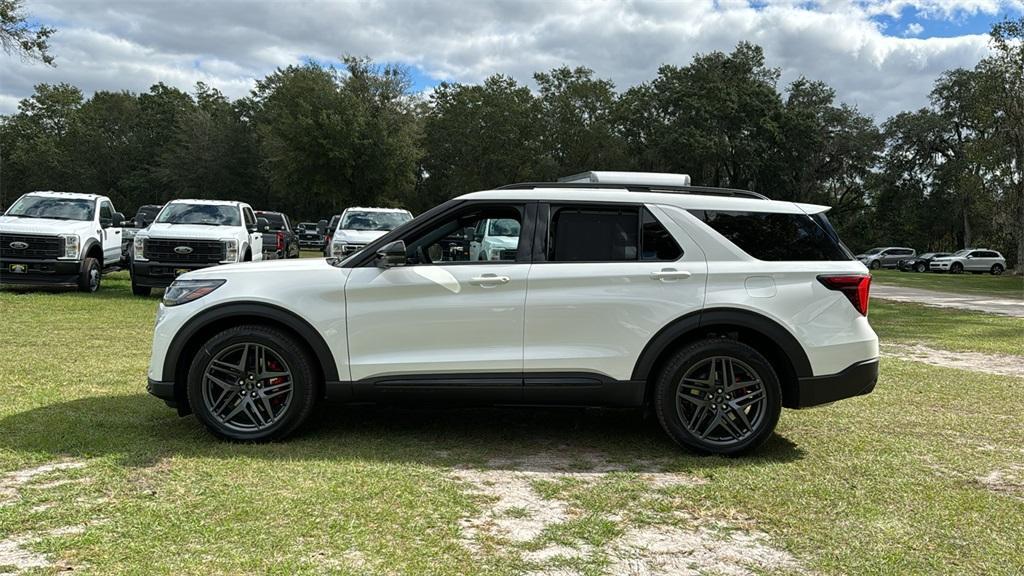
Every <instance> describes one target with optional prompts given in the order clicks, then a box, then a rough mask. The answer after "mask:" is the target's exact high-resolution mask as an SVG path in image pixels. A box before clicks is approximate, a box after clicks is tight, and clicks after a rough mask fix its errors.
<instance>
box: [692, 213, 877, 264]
mask: <svg viewBox="0 0 1024 576" xmlns="http://www.w3.org/2000/svg"><path fill="white" fill-rule="evenodd" d="M690 213H692V214H693V215H694V216H696V217H697V218H699V219H700V220H702V221H703V222H704V223H705V224H707V225H708V226H710V227H711V228H713V229H714V230H715V231H716V232H718V233H719V234H721V235H722V236H725V238H726V239H728V240H729V241H730V242H732V243H733V244H735V245H736V246H737V247H738V248H740V249H741V250H743V251H744V252H746V253H747V254H749V255H751V256H753V257H754V258H757V259H758V260H767V261H807V260H813V261H839V260H850V259H851V256H850V255H849V253H848V252H847V251H846V250H845V249H844V248H843V246H842V243H840V242H839V239H838V237H836V236H835V235H834V234H831V233H829V231H827V230H826V229H825V228H823V227H822V226H821V225H820V224H819V223H818V222H816V221H815V220H814V219H813V218H812V217H810V216H808V215H807V214H788V213H774V212H733V211H722V210H691V211H690ZM878 252H881V249H873V250H869V251H868V252H867V253H868V254H876V253H878ZM888 252H893V251H892V250H887V251H886V253H888Z"/></svg>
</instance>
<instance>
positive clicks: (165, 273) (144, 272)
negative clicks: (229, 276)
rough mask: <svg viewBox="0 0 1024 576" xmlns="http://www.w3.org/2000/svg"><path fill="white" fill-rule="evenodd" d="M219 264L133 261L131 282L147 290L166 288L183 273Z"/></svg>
mask: <svg viewBox="0 0 1024 576" xmlns="http://www.w3.org/2000/svg"><path fill="white" fill-rule="evenodd" d="M219 265H220V263H219V262H213V263H195V262H188V263H184V262H180V263H179V262H156V261H153V260H146V261H138V260H136V261H133V262H132V280H133V281H134V282H135V284H137V285H139V286H146V287H149V288H167V287H168V286H170V285H171V282H174V279H175V278H177V277H178V276H181V275H182V274H184V273H185V272H191V271H193V270H201V269H203V268H210V267H211V266H219Z"/></svg>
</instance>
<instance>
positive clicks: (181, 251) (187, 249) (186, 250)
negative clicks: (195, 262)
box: [174, 246, 192, 254]
mask: <svg viewBox="0 0 1024 576" xmlns="http://www.w3.org/2000/svg"><path fill="white" fill-rule="evenodd" d="M174 251H175V252H177V253H178V254H191V253H192V247H191V246H178V247H177V248H175V249H174Z"/></svg>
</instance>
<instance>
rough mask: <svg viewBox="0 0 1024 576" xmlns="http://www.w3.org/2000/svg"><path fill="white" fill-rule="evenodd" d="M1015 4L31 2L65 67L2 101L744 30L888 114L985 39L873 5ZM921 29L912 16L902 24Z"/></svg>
mask: <svg viewBox="0 0 1024 576" xmlns="http://www.w3.org/2000/svg"><path fill="white" fill-rule="evenodd" d="M1022 2H1024V0H916V1H911V0H885V1H883V2H861V1H858V0H819V1H818V2H814V3H808V2H805V1H801V0H778V1H773V2H770V3H769V4H768V5H767V6H765V7H762V8H757V9H755V8H752V7H751V6H750V5H749V4H748V3H747V2H746V1H745V0H717V1H715V0H694V1H689V2H682V3H670V2H657V1H651V2H646V1H641V0H638V1H635V2H629V3H618V2H601V3H591V2H585V1H583V0H548V1H543V0H524V1H506V2H494V3H484V2H476V1H472V0H462V1H442V0H436V1H434V2H427V1H418V0H391V1H381V2H348V1H341V2H334V1H327V0H310V1H308V2H302V3H295V2H279V1H276V0H260V1H257V0H252V1H244V2H243V1H242V0H221V1H213V0H210V1H206V2H202V1H199V0H187V1H183V2H162V1H156V0H82V1H76V2H66V1H57V0H37V1H30V2H29V3H28V4H27V9H28V11H30V12H31V13H32V14H33V15H35V16H37V17H39V18H42V19H44V20H45V21H47V22H53V23H54V25H55V26H56V27H57V28H58V29H59V32H58V34H56V35H55V36H54V37H53V42H52V44H53V53H54V54H55V55H56V56H57V63H58V67H57V68H47V67H44V66H42V65H39V64H31V63H25V62H21V61H19V60H17V59H15V58H6V59H4V60H2V69H0V113H6V112H11V111H13V110H14V109H15V108H16V106H15V104H14V103H15V102H16V101H17V99H18V98H23V97H25V96H28V95H30V94H31V92H32V86H33V84H36V83H39V82H61V81H65V82H71V83H73V84H75V85H77V86H79V87H80V88H82V89H83V91H85V92H86V94H91V93H92V92H93V91H95V90H101V89H103V90H122V89H128V90H133V91H144V90H146V89H148V87H149V86H150V85H151V84H153V83H155V82H158V81H163V82H165V83H167V84H171V85H175V86H179V87H181V88H185V89H189V88H191V86H192V85H193V84H194V83H195V82H196V81H200V80H201V81H203V82H206V83H207V84H210V85H212V86H215V87H217V88H219V89H221V90H222V91H223V92H224V93H226V94H227V95H228V96H231V97H239V96H243V95H245V94H247V93H248V91H249V90H250V89H251V87H252V86H253V84H254V82H255V79H256V78H260V77H262V76H264V75H266V74H267V73H269V72H270V71H272V70H273V69H274V68H275V67H277V66H284V65H287V64H291V63H297V62H300V61H302V59H303V58H306V57H312V58H316V59H323V60H331V59H335V58H337V57H338V56H339V55H341V54H345V53H348V54H354V55H360V56H361V55H368V56H371V57H373V58H374V59H376V60H378V61H395V62H404V63H406V64H410V65H415V66H417V67H419V68H420V69H422V70H424V71H425V72H426V73H427V74H429V75H431V76H432V77H433V78H435V79H437V80H442V79H443V80H454V81H461V82H478V81H480V80H482V79H483V78H485V77H486V76H488V75H490V74H494V73H504V74H509V75H511V76H513V77H515V78H517V79H519V80H520V81H522V82H527V83H528V82H529V81H530V79H531V75H532V73H533V72H535V71H540V70H546V69H548V68H551V67H553V66H559V65H562V64H568V65H573V66H575V65H586V66H590V67H591V68H594V69H595V70H596V71H597V73H598V74H599V75H601V76H603V77H607V78H611V79H612V80H614V81H615V82H616V84H617V85H618V86H619V87H620V88H625V87H628V86H631V85H634V84H636V83H639V82H643V81H645V80H649V79H651V78H653V77H654V75H655V73H656V71H657V69H658V66H660V65H661V64H676V65H685V64H686V63H688V62H689V61H690V60H691V59H692V57H693V55H694V54H695V53H698V52H699V53H706V52H709V51H712V50H726V51H727V50H731V49H732V48H733V47H734V46H735V44H736V43H737V42H738V41H740V40H750V41H753V42H756V43H758V44H760V45H761V46H763V47H764V48H765V52H766V54H767V57H768V63H769V65H771V66H778V67H780V68H781V69H782V71H783V82H789V81H792V80H793V79H795V78H796V77H798V76H799V75H805V76H808V77H810V78H815V79H820V80H824V81H826V82H828V83H829V84H831V85H832V86H834V87H835V88H836V90H837V92H838V93H839V96H840V98H841V99H843V100H844V101H847V102H849V103H851V104H856V105H858V106H859V107H860V108H861V109H862V110H864V111H866V112H868V113H871V114H874V115H875V116H876V117H878V118H879V119H882V118H884V117H885V116H888V115H891V114H893V113H895V112H898V111H900V110H904V109H911V108H916V107H920V106H922V105H924V104H925V103H926V102H927V94H928V92H929V90H930V89H931V84H932V82H933V81H934V79H935V78H936V77H937V76H938V75H939V74H940V73H941V72H942V71H944V70H946V69H949V68H952V67H957V66H973V65H974V64H975V63H976V62H977V61H978V60H979V59H980V58H982V57H983V56H984V55H985V54H986V53H987V37H986V36H984V35H983V34H974V35H963V36H959V37H954V38H913V37H896V36H887V35H886V34H885V30H883V29H882V27H881V26H880V25H879V24H878V23H876V22H874V21H873V20H872V19H871V18H872V16H875V15H879V14H886V15H889V16H894V17H897V16H899V15H900V14H901V13H902V12H903V11H904V10H906V9H910V10H912V11H914V12H915V13H916V14H919V15H920V16H919V17H920V18H932V19H934V18H943V19H955V18H958V17H960V16H962V15H964V14H979V13H980V14H989V15H992V16H993V18H996V17H997V16H1000V15H1002V14H1004V13H1007V12H1010V13H1013V12H1016V13H1020V12H1021V11H1024V6H1022ZM918 26H920V25H918ZM922 31H923V30H919V29H918V28H917V27H915V25H914V24H910V25H908V26H906V32H907V35H908V36H915V35H918V34H920V32H922Z"/></svg>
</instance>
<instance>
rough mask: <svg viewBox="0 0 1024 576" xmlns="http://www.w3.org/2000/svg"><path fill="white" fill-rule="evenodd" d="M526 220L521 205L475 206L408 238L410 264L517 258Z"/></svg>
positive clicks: (509, 259)
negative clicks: (523, 223) (523, 224)
mask: <svg viewBox="0 0 1024 576" xmlns="http://www.w3.org/2000/svg"><path fill="white" fill-rule="evenodd" d="M522 222H523V210H522V208H521V207H520V206H480V207H475V208H471V209H470V210H468V211H463V212H461V213H459V214H458V215H456V216H453V217H451V218H448V219H446V220H445V221H444V222H442V223H440V224H438V225H436V226H434V227H432V228H431V229H429V230H427V231H425V232H421V233H418V234H417V235H416V236H415V237H412V238H408V239H405V244H406V249H407V250H408V255H409V264H451V263H460V262H464V263H473V262H477V263H485V262H500V263H506V264H507V263H510V262H515V261H516V260H517V256H518V253H519V235H520V231H521V230H522ZM484 232H487V233H486V234H485V233H484Z"/></svg>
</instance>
